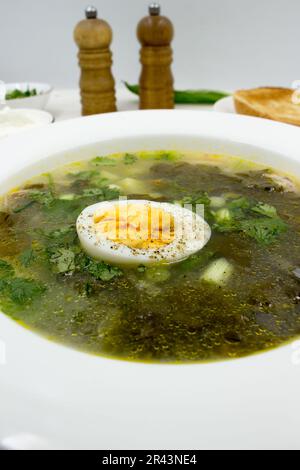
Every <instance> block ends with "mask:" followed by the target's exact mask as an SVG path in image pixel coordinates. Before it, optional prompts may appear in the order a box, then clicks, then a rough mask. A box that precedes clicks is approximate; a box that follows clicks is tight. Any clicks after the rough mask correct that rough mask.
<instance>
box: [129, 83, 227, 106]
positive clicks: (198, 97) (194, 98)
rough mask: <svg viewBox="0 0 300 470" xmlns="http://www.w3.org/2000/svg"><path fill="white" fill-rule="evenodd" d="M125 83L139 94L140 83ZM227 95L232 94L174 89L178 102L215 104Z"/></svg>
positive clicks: (175, 98)
mask: <svg viewBox="0 0 300 470" xmlns="http://www.w3.org/2000/svg"><path fill="white" fill-rule="evenodd" d="M124 84H125V86H126V88H127V89H128V90H129V91H131V92H132V93H134V94H135V95H139V93H140V87H139V85H130V84H129V83H127V82H124ZM227 96H230V94H229V93H226V92H223V91H214V90H181V91H179V90H175V91H174V101H175V103H176V104H214V103H216V102H217V101H219V100H220V99H222V98H226V97H227Z"/></svg>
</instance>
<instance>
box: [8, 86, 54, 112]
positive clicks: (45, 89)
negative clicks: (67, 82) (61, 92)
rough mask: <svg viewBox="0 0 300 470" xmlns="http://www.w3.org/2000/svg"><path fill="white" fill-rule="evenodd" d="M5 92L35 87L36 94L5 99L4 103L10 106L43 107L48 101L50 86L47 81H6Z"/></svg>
mask: <svg viewBox="0 0 300 470" xmlns="http://www.w3.org/2000/svg"><path fill="white" fill-rule="evenodd" d="M5 88H6V93H10V92H12V91H14V90H16V89H18V90H21V91H27V90H28V89H29V90H33V89H36V91H37V95H36V96H29V97H28V98H17V99H14V100H7V101H6V105H7V106H9V107H10V108H27V109H28V108H31V109H44V108H45V107H46V105H47V103H48V100H49V97H50V93H51V91H52V87H51V86H50V85H48V84H47V83H35V82H26V83H6V84H5Z"/></svg>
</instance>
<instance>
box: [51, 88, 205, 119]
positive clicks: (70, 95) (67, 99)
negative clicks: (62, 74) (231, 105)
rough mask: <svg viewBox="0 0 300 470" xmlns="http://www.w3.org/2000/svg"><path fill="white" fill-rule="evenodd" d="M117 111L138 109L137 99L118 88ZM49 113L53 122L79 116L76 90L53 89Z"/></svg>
mask: <svg viewBox="0 0 300 470" xmlns="http://www.w3.org/2000/svg"><path fill="white" fill-rule="evenodd" d="M117 106H118V111H130V110H136V109H138V108H139V100H138V97H137V96H135V95H133V94H132V93H130V92H129V91H128V90H126V89H125V87H123V88H118V90H117ZM176 108H177V109H201V110H203V111H207V110H212V109H213V107H212V106H206V105H177V106H176ZM45 111H48V112H49V113H51V114H52V115H53V117H54V119H55V122H59V121H64V120H66V119H73V118H77V117H79V116H81V105H80V94H79V90H78V89H54V90H53V92H52V94H51V96H50V99H49V102H48V105H47V107H46V109H45Z"/></svg>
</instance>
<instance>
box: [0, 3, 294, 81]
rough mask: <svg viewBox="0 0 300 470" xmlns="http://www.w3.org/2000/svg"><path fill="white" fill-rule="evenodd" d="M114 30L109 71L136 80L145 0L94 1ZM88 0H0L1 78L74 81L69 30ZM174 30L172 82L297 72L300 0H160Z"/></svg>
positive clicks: (287, 76)
mask: <svg viewBox="0 0 300 470" xmlns="http://www.w3.org/2000/svg"><path fill="white" fill-rule="evenodd" d="M91 1H93V2H94V4H95V6H96V7H98V10H99V15H101V16H102V17H103V18H105V19H107V20H108V21H109V22H110V24H111V26H112V28H113V30H114V41H113V45H112V49H113V53H114V74H115V77H116V81H117V83H120V82H121V80H125V79H127V80H129V81H131V82H136V81H137V80H138V75H139V62H138V49H139V45H138V42H137V40H136V36H135V30H136V25H137V23H138V21H139V19H140V18H141V17H142V16H144V14H145V13H146V11H147V4H148V2H147V0H145V1H144V0H102V1H100V0H91ZM88 3H89V0H0V79H2V80H5V81H44V82H49V83H51V84H53V85H55V86H63V87H74V86H76V85H77V83H78V73H79V72H78V68H77V59H76V46H75V44H74V43H73V37H72V35H73V29H74V26H75V25H76V23H77V21H79V20H80V19H81V18H82V17H83V10H84V8H85V6H86V5H87V4H88ZM160 3H161V5H162V9H163V13H165V14H166V15H167V16H169V17H170V18H171V19H172V21H173V23H174V25H175V29H176V39H175V40H174V44H173V46H174V59H175V62H174V66H173V70H174V75H175V79H176V86H177V88H181V87H212V88H220V89H229V90H231V89H235V88H239V87H251V86H256V85H284V86H285V85H287V86H289V85H291V83H292V82H293V81H294V80H296V79H300V57H299V44H300V27H299V19H300V2H299V0H247V1H246V0H161V2H160Z"/></svg>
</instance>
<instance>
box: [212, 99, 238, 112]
mask: <svg viewBox="0 0 300 470" xmlns="http://www.w3.org/2000/svg"><path fill="white" fill-rule="evenodd" d="M214 111H217V112H219V113H230V114H237V112H236V110H235V107H234V101H233V97H232V96H227V97H226V98H222V99H221V100H219V101H217V102H216V103H215V104H214Z"/></svg>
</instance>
